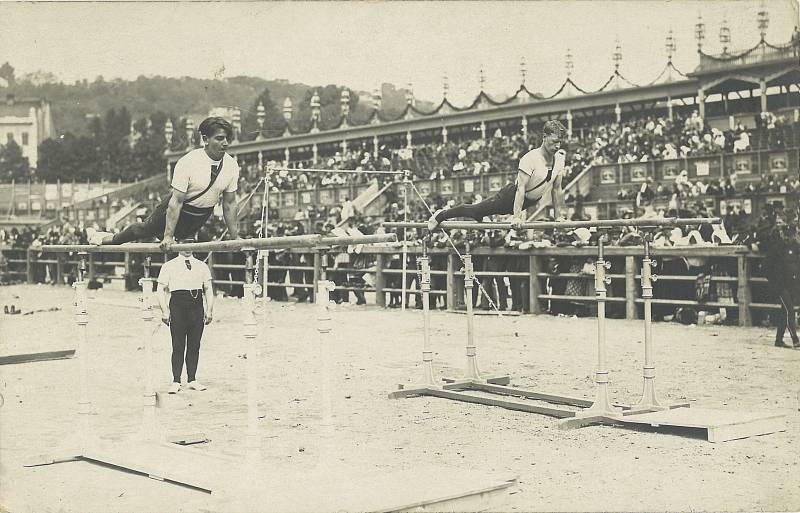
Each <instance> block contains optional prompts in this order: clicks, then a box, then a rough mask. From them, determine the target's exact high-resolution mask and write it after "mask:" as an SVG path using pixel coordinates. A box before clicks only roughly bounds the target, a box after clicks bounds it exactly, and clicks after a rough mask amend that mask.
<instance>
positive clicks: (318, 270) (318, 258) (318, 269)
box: [311, 250, 322, 303]
mask: <svg viewBox="0 0 800 513" xmlns="http://www.w3.org/2000/svg"><path fill="white" fill-rule="evenodd" d="M321 279H322V253H321V252H320V251H319V250H316V251H314V281H313V282H312V283H314V285H316V284H317V283H319V282H320V280H321ZM311 302H312V303H316V302H317V287H316V286H315V287H314V288H312V289H311Z"/></svg>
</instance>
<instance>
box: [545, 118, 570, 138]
mask: <svg viewBox="0 0 800 513" xmlns="http://www.w3.org/2000/svg"><path fill="white" fill-rule="evenodd" d="M566 132H567V129H566V128H564V125H562V124H561V121H559V120H557V119H548V120H547V121H545V122H544V125H542V134H543V135H553V134H557V135H559V136H564V134H566Z"/></svg>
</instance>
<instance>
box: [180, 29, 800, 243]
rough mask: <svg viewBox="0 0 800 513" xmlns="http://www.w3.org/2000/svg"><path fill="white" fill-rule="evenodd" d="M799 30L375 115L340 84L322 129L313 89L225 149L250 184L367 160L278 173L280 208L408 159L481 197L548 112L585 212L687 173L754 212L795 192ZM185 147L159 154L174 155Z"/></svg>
mask: <svg viewBox="0 0 800 513" xmlns="http://www.w3.org/2000/svg"><path fill="white" fill-rule="evenodd" d="M799 44H800V43H798V40H797V38H793V40H792V41H790V42H788V43H787V44H785V45H772V44H770V43H768V42H767V41H766V40H765V39H763V38H762V40H761V41H759V43H758V44H757V45H756V46H754V47H753V48H750V49H748V50H746V51H742V52H726V53H725V54H722V55H710V54H706V53H704V52H703V51H702V49H699V50H698V55H699V57H700V62H699V65H698V67H697V68H696V69H695V70H694V71H693V72H691V73H689V74H687V75H684V74H682V73H681V72H680V71H679V70H677V69H675V67H674V66H673V65H672V61H671V58H670V59H669V60H668V62H667V64H666V66H665V68H664V72H662V74H661V75H660V76H659V77H658V78H657V79H656V80H655V81H654V82H653V83H651V84H648V85H643V86H636V85H633V84H631V83H630V82H629V81H627V79H625V77H624V76H622V74H621V73H620V72H619V69H618V68H617V69H615V70H614V72H613V73H612V74H611V76H610V77H609V80H608V81H607V82H606V84H605V85H604V86H603V87H602V88H600V89H599V90H597V91H593V92H591V91H585V90H583V89H581V88H580V87H579V86H578V85H577V84H575V83H574V82H573V81H572V79H571V78H570V77H569V76H567V78H566V79H565V80H564V83H563V84H562V86H561V87H560V88H559V89H558V90H557V91H556V92H555V93H554V94H553V95H551V96H550V97H540V96H537V95H533V94H532V93H531V92H530V91H529V90H528V89H527V87H526V84H525V82H524V73H523V82H522V84H521V85H520V86H519V88H518V90H517V91H516V93H515V94H514V95H513V96H511V97H509V98H508V99H506V100H504V101H502V102H498V101H495V100H493V99H492V98H491V97H490V96H489V95H488V94H486V92H484V91H480V92H479V94H478V96H477V97H476V98H475V100H474V101H473V102H472V104H471V105H469V106H467V107H463V108H460V107H456V106H453V105H452V104H451V103H450V102H449V101H448V99H447V97H446V95H445V97H444V98H443V99H442V101H441V103H440V104H439V106H438V107H436V108H435V109H434V110H432V111H430V112H423V111H420V110H418V109H417V108H416V107H415V106H414V105H413V98H411V97H409V99H408V105H407V107H406V110H405V112H403V113H402V114H401V115H400V116H399V117H398V118H396V119H384V118H382V117H381V113H380V109H379V107H376V108H375V111H374V113H373V116H372V118H371V119H370V121H369V122H368V123H366V124H364V125H359V126H354V125H353V124H352V120H350V119H349V118H348V116H347V113H348V109H347V102H348V101H349V100H348V98H346V97H343V98H342V112H343V113H344V114H343V115H342V117H341V118H340V119H339V120H338V122H336V123H335V124H334V125H333V126H332V127H322V128H323V129H322V130H320V126H319V112H318V107H317V110H314V109H313V100H312V128H311V130H310V131H309V132H308V133H297V132H295V129H294V127H292V126H291V125H289V123H288V122H287V126H286V130H285V131H284V136H282V137H276V138H263V137H258V138H257V139H256V140H254V141H242V142H237V143H235V144H233V145H232V146H231V148H230V151H231V153H232V154H234V155H235V156H236V157H237V158H238V160H239V161H240V163H241V164H242V167H243V169H244V170H245V174H246V175H247V179H248V180H249V182H250V184H251V186H252V185H253V184H255V182H256V180H258V179H259V178H260V177H261V176H263V172H262V170H263V169H264V167H265V164H266V163H267V162H269V161H274V162H280V163H282V164H283V165H286V166H289V167H294V168H303V167H305V168H308V167H324V168H330V169H358V170H363V171H364V175H356V176H355V177H352V176H337V175H335V174H334V175H333V176H326V177H324V178H323V177H321V176H319V175H310V174H309V175H306V174H303V173H295V174H291V173H285V172H284V173H282V174H280V175H277V176H275V177H273V180H272V184H271V185H272V190H271V192H270V195H269V204H270V207H271V208H272V209H273V210H274V212H275V213H277V214H279V215H280V218H281V219H287V220H288V219H294V218H295V217H298V218H301V217H305V216H304V215H303V213H304V212H306V211H307V210H308V209H309V208H312V209H317V208H318V207H320V206H321V207H322V208H323V209H335V208H336V207H337V206H338V205H340V204H341V202H342V201H343V200H344V198H354V197H357V196H358V195H359V194H361V193H363V192H365V191H366V190H367V188H368V186H369V184H370V183H371V181H372V179H373V178H375V179H377V178H376V177H373V176H370V174H369V171H370V170H387V169H408V170H410V171H411V172H412V177H413V180H414V181H415V184H416V186H417V188H418V189H419V191H420V192H421V193H422V194H423V195H432V196H436V197H437V198H441V200H443V201H447V200H449V199H453V200H460V199H462V198H465V197H470V196H474V195H481V196H483V197H486V196H487V195H489V194H491V193H493V192H494V191H496V190H499V189H500V188H501V187H502V186H503V185H504V184H505V183H506V181H507V180H509V179H510V178H511V177H512V176H513V174H514V173H515V171H516V160H517V159H518V157H519V156H520V155H521V154H522V153H524V152H525V151H527V149H528V148H530V147H531V146H533V145H536V144H538V142H537V137H538V135H537V133H536V130H537V129H538V127H539V126H540V125H541V123H542V122H543V121H545V120H547V119H552V118H557V119H561V120H563V121H564V122H565V124H566V125H567V127H568V132H569V138H570V140H569V151H568V159H569V161H568V164H569V165H570V166H571V175H570V176H571V178H573V179H574V180H573V181H572V182H571V183H570V185H569V186H568V191H567V192H568V193H570V194H571V196H572V197H578V196H580V197H581V198H582V200H583V205H584V209H586V211H587V212H588V213H590V214H591V215H595V216H598V217H600V218H608V217H613V216H617V215H621V214H622V213H623V212H625V211H627V210H629V209H631V208H634V207H635V206H636V205H635V203H636V200H635V197H636V192H637V191H638V189H639V188H641V187H642V185H643V184H645V183H648V181H652V182H653V183H654V184H660V185H662V187H666V188H667V189H668V191H669V192H670V194H669V195H667V194H665V195H664V196H663V197H660V198H658V201H657V203H658V204H657V208H664V209H666V208H668V207H669V197H670V196H671V194H673V193H678V194H679V195H680V192H681V191H673V187H672V186H673V184H674V182H675V180H676V179H679V180H681V179H682V178H679V177H680V176H681V175H682V174H683V178H685V179H688V181H690V182H692V183H693V184H694V183H696V182H698V181H699V182H700V183H702V184H703V186H702V187H701V188H706V187H707V186H708V185H710V184H712V183H715V184H717V185H719V186H720V188H722V187H723V186H724V184H725V182H726V180H728V181H733V182H735V183H734V184H733V185H734V189H735V193H734V194H733V195H732V196H731V195H730V194H728V198H727V201H726V200H725V199H723V198H722V195H719V197H715V196H713V195H712V196H711V197H703V198H702V200H699V201H700V202H701V203H702V204H703V207H704V208H710V209H711V210H712V211H713V212H714V213H717V214H719V213H724V210H725V208H726V207H727V206H730V205H732V204H734V203H735V204H737V205H743V204H744V203H745V195H747V196H748V198H750V197H752V198H753V199H754V201H749V202H747V203H748V210H750V211H751V212H753V213H756V214H757V213H758V212H759V210H760V208H761V207H762V206H763V205H764V204H766V203H768V202H774V201H780V202H781V203H783V204H785V205H793V204H794V199H793V195H792V194H790V192H791V191H792V190H793V189H794V187H793V186H792V184H793V183H794V182H796V180H797V173H796V170H797V169H798V165H799V163H800V157H799V156H798V151H799V150H798V149H799V148H800V132H798V128H797V127H798V120H799V119H800V92H799V91H798V85H797V83H798V81H799V80H800V67H798V65H797V62H798V61H797V57H798V48H799V47H798V45H799ZM326 128H327V129H326ZM188 149H190V148H187V149H186V150H187V151H188ZM183 153H184V151H181V152H171V153H168V154H167V158H168V160H169V162H170V163H171V164H174V162H176V161H177V159H178V158H180V156H181V155H183ZM792 170H793V171H794V172H791V171H792ZM770 180H771V183H772V185H769V183H770ZM381 185H383V183H382V184H381ZM654 187H656V185H654ZM715 189H716V185H715V186H712V191H713V190H715ZM402 193H403V191H402V187H401V185H400V184H399V183H398V184H396V185H395V186H394V187H389V188H387V193H386V194H384V195H383V196H382V197H380V198H378V199H377V200H376V201H373V202H371V203H369V204H368V205H366V206H365V210H364V212H363V214H364V215H369V216H383V215H384V210H385V209H387V208H388V207H390V206H391V203H392V202H393V201H396V200H395V198H399V197H401V195H402ZM620 196H621V197H620ZM704 196H705V195H704ZM687 198H690V199H692V201H694V200H697V199H698V198H697V197H696V196H693V195H692V193H691V188H689V191H688V193H687V194H686V195H685V197H683V198H682V199H687ZM251 201H252V205H251V206H252V209H251V212H253V213H255V214H257V213H259V212H260V209H261V202H262V195H261V194H256V195H253V196H252V199H251ZM684 203H685V202H684ZM673 206H674V205H673ZM683 207H684V205H682V206H681V208H683ZM298 211H299V212H300V214H298ZM546 213H547V212H546V211H542V212H540V215H546ZM308 228H312V229H313V227H312V226H309V227H308Z"/></svg>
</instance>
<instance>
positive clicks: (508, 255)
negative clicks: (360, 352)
mask: <svg viewBox="0 0 800 513" xmlns="http://www.w3.org/2000/svg"><path fill="white" fill-rule="evenodd" d="M0 249H2V251H3V254H4V255H5V256H6V258H7V261H8V269H7V270H6V271H5V273H4V276H3V280H4V281H5V282H8V281H11V280H13V278H17V279H16V281H25V282H28V283H34V282H35V281H43V280H41V277H43V276H45V273H44V270H43V269H44V267H42V266H45V265H49V266H50V268H49V275H50V279H51V280H52V281H54V282H55V283H59V284H63V283H66V282H67V281H68V279H67V276H68V275H69V274H70V273H74V272H75V267H76V265H77V257H76V255H65V254H46V253H41V254H40V253H39V252H38V251H37V250H31V249H28V250H25V249H11V248H5V249H4V248H0ZM398 252H399V248H394V247H368V246H365V247H364V248H363V251H362V253H361V256H362V258H364V257H365V256H366V261H367V262H368V264H367V265H366V266H365V267H366V268H358V269H356V268H353V267H352V266H348V267H337V268H331V267H327V266H326V265H325V260H326V259H325V258H323V256H324V255H323V252H322V251H320V250H308V249H304V250H289V253H290V254H291V255H298V256H299V255H301V254H305V255H306V259H305V260H306V261H307V262H308V263H307V264H306V265H273V264H270V265H269V266H268V271H269V272H268V275H267V276H265V273H264V272H263V269H262V272H261V273H260V275H259V282H260V284H261V285H262V286H263V287H264V288H265V290H267V288H274V287H282V288H287V289H289V288H305V289H311V290H310V292H311V298H312V299H313V284H314V283H316V281H317V280H319V279H320V278H321V277H322V276H324V275H325V273H327V275H328V277H331V276H334V281H337V287H336V290H339V291H361V292H364V293H374V294H375V299H374V301H375V304H376V305H378V306H381V307H384V306H386V294H387V293H394V294H400V293H401V291H402V281H400V280H401V278H400V275H401V273H402V270H401V269H400V266H399V263H398V265H397V266H396V267H393V266H392V265H391V258H392V256H394V255H397V254H398ZM462 252H463V251H462ZM420 253H421V249H420V248H419V247H411V248H409V255H410V256H409V258H411V259H412V260H413V259H414V258H415V256H416V255H418V254H420ZM642 254H643V248H642V247H636V246H625V247H622V246H609V247H606V248H605V255H606V259H607V260H608V261H611V262H612V265H613V267H612V269H611V270H610V272H609V273H608V275H607V276H608V277H609V278H611V280H612V286H610V287H609V297H608V301H609V302H610V303H612V304H613V303H617V304H620V305H623V304H624V311H625V314H624V315H625V317H626V318H628V319H635V318H637V316H638V313H637V310H638V309H637V305H639V304H640V303H642V299H641V298H640V287H639V282H638V280H639V279H640V275H639V272H640V269H641V262H640V259H641V256H642ZM652 254H653V258H654V259H655V260H656V261H660V260H661V259H681V258H704V259H708V263H709V264H710V263H715V264H724V263H727V264H728V268H729V269H731V270H734V269H735V272H731V273H730V274H731V275H730V276H720V275H718V276H712V277H711V282H712V283H728V284H729V285H731V286H733V287H735V288H736V295H735V297H734V298H733V302H719V301H705V302H698V301H695V300H692V299H670V298H664V297H658V296H657V295H656V297H655V298H654V299H653V303H654V304H656V305H659V304H661V305H670V306H674V307H681V306H682V307H693V308H697V309H711V308H715V309H716V308H725V309H727V310H730V311H731V314H735V315H737V317H738V323H739V325H740V326H750V325H751V324H752V318H753V313H754V312H755V311H759V310H769V309H778V308H779V306H778V305H777V304H776V303H773V302H771V301H775V300H776V298H771V297H769V296H768V295H767V294H766V293H765V290H766V289H764V288H763V287H765V285H766V279H765V278H763V277H760V276H751V269H752V268H753V265H754V263H757V260H758V259H760V258H762V257H761V255H759V254H758V253H754V252H752V251H750V250H749V249H748V248H747V247H744V246H694V247H654V248H652ZM221 255H227V256H226V257H225V258H226V259H227V260H229V261H228V262H223V261H222V258H223V257H222V256H221ZM429 255H430V256H431V257H432V262H431V263H432V266H431V268H432V275H433V281H434V283H433V287H432V291H431V294H432V295H433V296H435V297H442V296H443V297H444V298H445V299H446V304H447V308H448V309H449V310H455V309H458V308H459V304H463V296H464V285H463V276H464V274H463V272H462V270H461V269H462V266H461V262H460V260H459V258H458V256H457V255H456V254H455V253H453V252H451V251H448V250H447V249H442V248H434V249H431V250H430V251H429ZM472 255H473V256H474V257H475V260H476V269H477V272H476V276H477V277H478V279H481V278H489V279H491V278H495V277H499V278H506V277H507V278H508V279H509V280H510V281H513V282H514V284H512V287H511V291H512V293H515V294H518V295H521V296H523V297H520V296H518V297H516V298H514V299H515V303H517V304H518V305H523V307H522V308H523V310H524V311H525V312H530V313H533V314H538V313H543V312H544V311H545V310H546V304H547V302H548V301H549V302H562V301H568V302H573V303H576V302H577V303H587V304H591V303H593V302H594V301H595V297H594V296H590V295H586V296H575V295H565V294H560V295H559V294H548V293H547V290H546V287H545V282H546V281H547V280H559V279H564V280H570V279H576V280H590V283H591V285H589V286H588V287H589V289H591V288H592V287H593V283H594V282H593V277H591V276H588V275H585V274H581V273H568V272H558V273H554V272H550V271H549V270H548V269H549V266H548V260H549V259H551V258H566V257H576V258H582V259H593V258H594V257H595V256H596V248H594V247H582V248H574V247H567V248H558V247H550V248H530V249H526V250H517V249H509V248H485V247H484V248H476V249H474V250H473V251H472ZM197 256H198V258H204V257H205V255H202V254H201V255H197ZM141 257H142V255H138V256H132V255H131V254H118V253H117V254H104V253H92V254H89V260H88V276H89V279H90V280H95V279H96V280H99V281H104V282H106V283H109V282H113V281H114V280H126V279H128V284H129V287H136V286H137V285H136V283H137V281H138V280H136V279H135V278H136V277H138V275H139V274H140V273H141V269H140V265H139V262H141ZM240 257H241V255H239V254H236V253H226V254H216V255H212V257H211V258H209V259H208V263H209V266H210V267H211V269H212V276H213V277H214V282H215V284H216V285H217V286H218V287H220V286H221V287H223V288H231V287H234V286H237V285H242V284H243V283H244V261H243V258H240ZM165 258H166V255H165V254H161V253H159V254H154V255H153V258H152V265H153V267H154V272H157V269H158V268H159V267H160V266H161V265H162V263H163V262H164V261H165ZM133 259H138V260H136V261H135V262H136V263H134V260H133ZM487 259H489V260H491V259H495V260H494V265H491V266H487V265H485V263H486V262H488V261H489V260H487ZM726 260H727V262H726ZM498 261H499V262H502V263H503V264H502V265H503V268H505V269H516V270H514V271H511V270H499V271H489V270H486V268H492V267H494V268H497V263H498ZM734 261H735V263H734ZM410 268H411V269H413V267H410ZM481 269H483V270H481ZM290 272H291V273H294V274H293V275H291V274H290ZM656 272H657V271H656ZM276 274H277V275H279V278H278V280H277V281H275V280H274V276H275V275H276ZM346 274H356V275H364V274H369V275H372V276H373V277H374V280H371V281H372V282H373V283H374V286H370V287H368V286H353V285H348V284H346V283H345V281H346V280H342V279H340V278H341V277H342V276H345V275H346ZM36 277H39V278H40V279H39V280H37V279H36ZM290 277H291V278H294V280H290V279H288V278H290ZM271 278H272V280H271ZM297 278H300V279H299V280H298V279H297ZM415 278H416V276H415V274H414V273H413V271H412V272H409V273H408V282H409V284H410V283H411V282H412V281H413V280H414V279H415ZM696 278H697V276H693V275H661V276H659V277H658V283H661V284H663V283H670V284H676V287H679V286H681V284H683V285H684V286H690V287H691V286H692V285H693V283H694V282H695V280H696ZM498 281H499V282H500V283H503V281H502V280H498ZM614 282H617V283H619V282H623V283H624V287H622V286H617V287H614V286H613V283H614ZM514 285H516V287H515V286H514ZM503 286H505V285H503ZM754 287H755V289H756V290H757V291H758V292H759V293H760V294H759V295H760V296H761V297H762V298H769V299H768V300H766V299H765V300H762V301H754V300H753V296H754V294H753V291H754ZM409 288H410V287H409ZM684 290H686V289H684ZM406 291H407V293H408V294H410V295H418V294H419V290H418V287H417V286H415V287H414V288H413V289H411V290H409V289H408V288H407V290H406ZM229 292H232V291H231V290H229ZM494 292H495V291H493V290H489V291H488V293H489V294H492V295H493V296H494ZM691 296H692V297H693V294H691ZM493 301H494V302H495V303H496V302H497V298H496V297H493Z"/></svg>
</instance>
